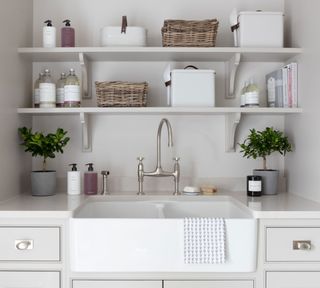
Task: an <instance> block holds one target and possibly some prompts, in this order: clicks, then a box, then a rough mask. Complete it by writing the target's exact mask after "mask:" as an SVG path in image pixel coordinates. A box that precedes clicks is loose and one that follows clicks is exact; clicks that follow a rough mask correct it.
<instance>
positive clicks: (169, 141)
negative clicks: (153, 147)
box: [157, 118, 173, 170]
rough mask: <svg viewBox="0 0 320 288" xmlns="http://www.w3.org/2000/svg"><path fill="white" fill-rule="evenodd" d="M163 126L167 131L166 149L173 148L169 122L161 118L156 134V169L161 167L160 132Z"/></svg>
mask: <svg viewBox="0 0 320 288" xmlns="http://www.w3.org/2000/svg"><path fill="white" fill-rule="evenodd" d="M163 124H166V126H167V131H168V147H172V146H173V140H172V138H173V137H172V128H171V125H170V122H169V120H168V119H166V118H163V119H162V120H161V121H160V124H159V127H158V134H157V169H159V170H160V169H162V167H161V132H162V127H163Z"/></svg>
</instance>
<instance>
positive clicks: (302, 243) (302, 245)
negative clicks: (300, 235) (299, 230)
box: [292, 240, 311, 250]
mask: <svg viewBox="0 0 320 288" xmlns="http://www.w3.org/2000/svg"><path fill="white" fill-rule="evenodd" d="M292 244H293V245H292V246H293V250H311V241H310V240H295V241H293V243H292Z"/></svg>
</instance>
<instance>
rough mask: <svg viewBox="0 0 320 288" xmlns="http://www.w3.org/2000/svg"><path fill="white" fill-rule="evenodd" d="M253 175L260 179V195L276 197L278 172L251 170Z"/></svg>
mask: <svg viewBox="0 0 320 288" xmlns="http://www.w3.org/2000/svg"><path fill="white" fill-rule="evenodd" d="M253 175H259V176H261V177H262V194H263V195H276V194H278V179H279V170H271V169H268V170H263V169H255V170H253Z"/></svg>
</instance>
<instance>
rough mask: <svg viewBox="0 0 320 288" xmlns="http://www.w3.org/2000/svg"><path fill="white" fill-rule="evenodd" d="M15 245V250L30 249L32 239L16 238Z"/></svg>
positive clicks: (31, 247)
mask: <svg viewBox="0 0 320 288" xmlns="http://www.w3.org/2000/svg"><path fill="white" fill-rule="evenodd" d="M15 246H16V249H17V250H32V249H33V240H16V241H15Z"/></svg>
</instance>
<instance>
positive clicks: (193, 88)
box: [171, 69, 215, 107]
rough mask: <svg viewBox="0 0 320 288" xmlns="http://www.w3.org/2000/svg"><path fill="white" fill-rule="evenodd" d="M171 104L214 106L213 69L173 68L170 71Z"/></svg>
mask: <svg viewBox="0 0 320 288" xmlns="http://www.w3.org/2000/svg"><path fill="white" fill-rule="evenodd" d="M171 105H172V106H180V107H187V106H198V107H214V106H215V71H214V70H200V69H197V70H187V69H174V70H172V71H171Z"/></svg>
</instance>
